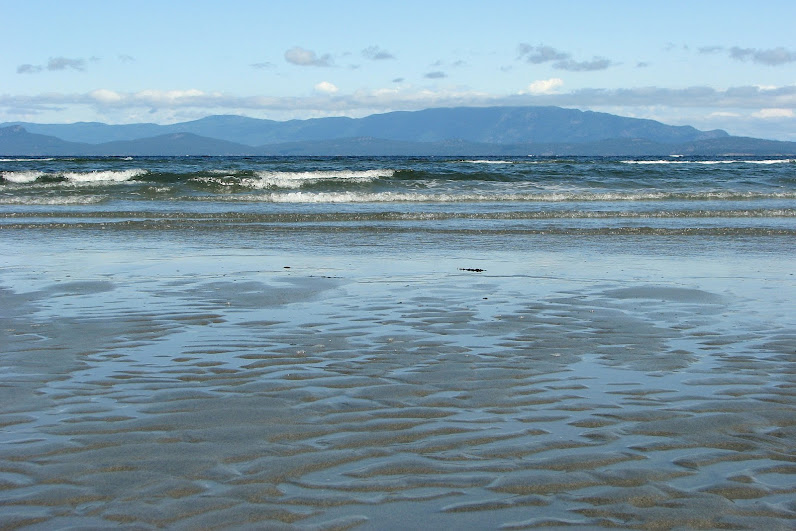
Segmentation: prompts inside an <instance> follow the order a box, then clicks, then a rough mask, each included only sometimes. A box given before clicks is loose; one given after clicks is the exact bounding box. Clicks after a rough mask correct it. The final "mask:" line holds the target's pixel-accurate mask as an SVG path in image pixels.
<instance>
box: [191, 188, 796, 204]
mask: <svg viewBox="0 0 796 531" xmlns="http://www.w3.org/2000/svg"><path fill="white" fill-rule="evenodd" d="M763 198H777V199H796V193H791V192H779V193H775V194H760V193H755V192H732V191H715V192H707V191H706V192H696V193H672V192H654V191H653V192H554V193H549V192H548V193H539V194H527V193H518V194H511V193H497V194H494V193H483V194H445V193H440V194H428V193H406V192H375V193H371V192H364V193H363V192H354V191H349V192H306V191H295V192H270V193H265V194H236V195H232V196H221V197H219V196H214V197H208V198H197V199H198V200H210V201H242V202H266V203H321V204H323V203H326V204H333V203H402V202H403V203H460V202H461V203H467V202H531V203H564V202H601V201H604V202H636V201H663V200H670V199H675V200H684V201H710V200H731V199H741V200H744V199H763Z"/></svg>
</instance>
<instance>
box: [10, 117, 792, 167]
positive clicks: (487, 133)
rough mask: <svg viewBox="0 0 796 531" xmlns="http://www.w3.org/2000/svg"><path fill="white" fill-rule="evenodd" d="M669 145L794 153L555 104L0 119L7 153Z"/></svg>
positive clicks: (600, 149)
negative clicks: (310, 115)
mask: <svg viewBox="0 0 796 531" xmlns="http://www.w3.org/2000/svg"><path fill="white" fill-rule="evenodd" d="M28 128H30V129H28ZM48 128H51V129H48ZM47 131H52V133H46V132H47ZM45 133H46V134H45ZM56 133H57V134H56ZM137 135H143V136H137ZM98 138H105V139H106V140H105V141H102V142H96V140H97V139H98ZM76 139H83V140H82V141H80V142H78V141H77V140H76ZM86 139H93V140H95V141H93V142H88V141H86ZM670 154H683V155H735V154H745V155H793V154H796V143H794V142H779V141H774V140H762V139H755V138H743V137H733V136H729V135H728V134H727V133H726V132H724V131H720V130H717V131H699V130H697V129H694V128H693V127H689V126H677V127H674V126H669V125H665V124H662V123H660V122H656V121H654V120H640V119H636V118H625V117H621V116H615V115H611V114H606V113H595V112H583V111H578V110H572V109H562V108H558V107H490V108H455V109H428V110H425V111H415V112H392V113H387V114H377V115H372V116H368V117H366V118H359V119H353V118H319V119H313V120H290V121H286V122H275V121H272V120H259V119H254V118H245V117H241V116H209V117H207V118H203V119H201V120H195V121H192V122H184V123H181V124H172V125H168V126H160V125H156V124H132V125H121V126H114V125H106V124H100V123H85V122H83V123H76V124H66V125H63V124H62V125H41V124H38V125H37V124H26V125H25V126H24V127H23V126H22V125H12V126H10V127H5V128H0V155H28V156H39V155H108V156H113V155H208V156H220V155H233V156H234V155H362V156H368V155H405V156H412V155H418V156H423V155H449V156H457V155H461V156H478V155H497V156H500V155H506V156H508V155H515V156H524V155H543V156H544V155H550V156H565V155H600V156H614V155H615V156H622V155H628V156H655V155H670Z"/></svg>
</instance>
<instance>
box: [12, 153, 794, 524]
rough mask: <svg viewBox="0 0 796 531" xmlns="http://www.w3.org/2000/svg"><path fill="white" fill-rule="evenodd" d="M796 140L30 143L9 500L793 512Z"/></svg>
mask: <svg viewBox="0 0 796 531" xmlns="http://www.w3.org/2000/svg"><path fill="white" fill-rule="evenodd" d="M794 256H796V161H795V160H793V159H783V158H775V157H768V158H766V157H763V158H761V157H745V156H737V157H717V158H695V157H688V156H682V157H666V158H641V159H629V158H621V157H616V158H587V157H583V158H580V157H576V158H544V157H509V158H484V159H465V158H451V157H420V158H401V157H397V158H395V157H381V158H379V157H368V158H357V157H320V158H305V157H284V158H278V157H276V158H272V157H262V158H257V157H253V158H245V157H170V158H169V157H167V158H157V157H127V158H123V157H113V158H60V157H59V158H14V157H5V158H0V427H1V428H0V528H3V529H10V528H25V529H42V530H43V529H54V528H70V527H76V528H91V529H100V528H110V527H113V528H125V529H154V528H162V527H167V528H175V529H197V528H202V529H204V528H224V529H235V528H240V529H251V528H266V529H329V530H331V529H354V528H355V529H363V530H365V529H380V530H381V529H419V528H424V529H448V528H461V529H498V528H506V529H533V528H556V529H561V528H573V529H581V528H587V529H590V528H598V527H608V528H627V529H673V528H689V529H715V528H733V529H792V528H793V526H794V525H796V502H795V501H794V499H795V498H794V493H795V492H796V487H794V484H795V482H794V478H795V477H796V465H794V460H796V453H795V451H796V447H795V446H794V441H796V394H795V393H794V390H795V389H796V311H795V310H796V305H794V302H793V301H794V300H796V277H794V273H796V266H795V265H794V264H796V261H794Z"/></svg>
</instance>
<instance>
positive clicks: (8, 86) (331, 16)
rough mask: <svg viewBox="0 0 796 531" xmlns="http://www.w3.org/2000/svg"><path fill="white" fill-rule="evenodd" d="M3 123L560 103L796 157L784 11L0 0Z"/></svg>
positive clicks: (697, 2) (636, 4) (789, 0)
mask: <svg viewBox="0 0 796 531" xmlns="http://www.w3.org/2000/svg"><path fill="white" fill-rule="evenodd" d="M0 20H2V21H3V23H2V28H3V29H2V33H3V51H2V53H0V123H3V122H14V121H22V122H35V123H72V122H77V121H98V122H105V123H111V124H125V123H141V122H151V123H159V124H169V123H176V122H182V121H188V120H194V119H198V118H202V117H204V116H209V115H217V114H236V115H242V116H250V117H254V118H267V119H271V120H289V119H306V118H317V117H324V116H351V117H361V116H366V115H370V114H374V113H383V112H390V111H396V110H420V109H425V108H431V107H452V106H496V105H557V106H561V107H568V108H577V109H581V110H593V111H600V112H609V113H613V114H619V115H622V116H631V117H637V118H650V119H654V120H659V121H661V122H664V123H667V124H672V125H692V126H694V127H697V128H699V129H706V130H709V129H724V130H726V131H727V132H729V133H730V134H734V135H741V136H754V137H760V138H773V139H779V140H791V141H796V31H794V30H793V27H794V26H796V2H795V1H793V0H756V1H733V0H721V1H711V0H689V1H679V0H669V1H667V2H648V1H639V0H634V1H620V0H616V1H611V0H604V1H599V2H597V1H594V0H591V1H577V0H571V1H566V0H556V1H552V0H551V1H542V0H538V1H534V0H524V1H518V0H517V1H515V0H489V1H487V0H479V1H475V0H455V1H449V0H425V1H415V0H402V1H400V2H393V1H390V2H387V1H381V2H380V1H378V0H376V1H374V0H370V1H355V0H351V1H349V0H335V1H334V2H331V1H328V0H326V1H310V0H306V1H302V0H292V1H281V0H273V1H265V0H243V1H241V0H224V1H203V0H191V1H183V0H168V1H164V0H157V1H150V0H135V1H128V0H110V1H109V0H102V1H94V0H0Z"/></svg>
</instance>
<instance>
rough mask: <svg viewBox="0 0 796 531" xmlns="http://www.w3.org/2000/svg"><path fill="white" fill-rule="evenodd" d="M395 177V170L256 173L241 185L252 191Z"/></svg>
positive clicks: (242, 181) (360, 181)
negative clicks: (327, 182)
mask: <svg viewBox="0 0 796 531" xmlns="http://www.w3.org/2000/svg"><path fill="white" fill-rule="evenodd" d="M393 175H395V170H388V169H379V170H364V171H303V172H289V171H258V172H257V173H256V174H255V177H254V178H251V179H242V180H241V184H242V185H244V186H249V187H251V188H254V189H265V188H291V189H296V188H301V187H302V186H306V185H308V184H314V183H318V182H323V181H332V182H334V181H345V182H349V183H350V182H355V183H367V182H371V181H375V180H376V179H380V178H389V177H392V176H393Z"/></svg>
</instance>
